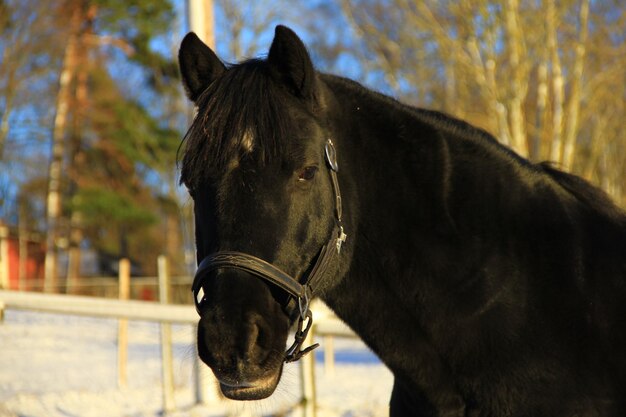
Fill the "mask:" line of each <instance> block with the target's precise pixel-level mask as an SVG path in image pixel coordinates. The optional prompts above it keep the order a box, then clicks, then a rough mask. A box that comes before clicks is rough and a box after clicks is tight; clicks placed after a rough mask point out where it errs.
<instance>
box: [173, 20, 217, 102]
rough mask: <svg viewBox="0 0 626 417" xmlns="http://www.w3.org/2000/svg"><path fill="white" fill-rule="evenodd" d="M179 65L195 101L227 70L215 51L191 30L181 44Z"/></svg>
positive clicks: (188, 90) (191, 98) (189, 92)
mask: <svg viewBox="0 0 626 417" xmlns="http://www.w3.org/2000/svg"><path fill="white" fill-rule="evenodd" d="M178 65H179V66H180V73H181V75H182V79H183V86H184V87H185V90H186V91H187V96H188V97H189V99H190V100H191V101H193V102H194V103H195V102H196V101H197V100H198V97H200V94H201V93H202V92H203V91H204V90H205V89H206V88H207V87H208V86H209V84H211V83H212V82H213V81H214V80H215V79H216V78H217V77H219V76H220V75H221V74H222V73H223V72H224V71H226V67H225V66H224V64H223V63H222V61H220V59H219V58H218V57H217V55H215V52H213V51H212V50H211V48H209V47H208V46H206V45H205V43H204V42H202V41H201V40H200V38H198V36H197V35H196V34H195V33H193V32H189V33H188V34H187V36H185V38H184V39H183V41H182V43H181V44H180V51H178Z"/></svg>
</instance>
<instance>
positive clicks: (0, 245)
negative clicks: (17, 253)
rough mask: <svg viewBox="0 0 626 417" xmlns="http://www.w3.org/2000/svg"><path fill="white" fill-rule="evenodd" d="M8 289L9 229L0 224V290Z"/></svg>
mask: <svg viewBox="0 0 626 417" xmlns="http://www.w3.org/2000/svg"><path fill="white" fill-rule="evenodd" d="M9 288H10V282H9V228H8V227H6V226H4V225H2V224H0V289H6V290H8V289H9Z"/></svg>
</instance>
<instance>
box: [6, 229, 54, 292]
mask: <svg viewBox="0 0 626 417" xmlns="http://www.w3.org/2000/svg"><path fill="white" fill-rule="evenodd" d="M20 247H21V248H22V252H23V253H22V256H21V257H20ZM44 259H45V248H44V245H43V242H42V241H41V240H40V239H38V237H37V236H36V235H34V234H27V235H26V236H25V237H24V238H23V240H22V242H20V239H19V237H18V233H17V230H16V229H13V228H9V227H6V226H3V225H1V224H0V288H2V289H12V290H17V289H23V290H28V289H34V287H39V286H40V285H41V284H40V283H41V282H42V280H43V274H44ZM20 264H21V265H20ZM20 267H21V268H20ZM20 269H21V270H22V272H21V274H22V275H23V280H24V281H23V282H22V285H21V287H20Z"/></svg>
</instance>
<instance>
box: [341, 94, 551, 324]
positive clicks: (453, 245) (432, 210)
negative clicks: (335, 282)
mask: <svg viewBox="0 0 626 417" xmlns="http://www.w3.org/2000/svg"><path fill="white" fill-rule="evenodd" d="M339 84H340V85H339V87H338V88H336V90H335V91H336V92H337V93H336V94H335V96H336V97H337V102H338V103H339V105H340V106H341V111H340V112H338V113H339V114H340V115H341V116H342V118H343V120H344V123H345V120H348V123H347V125H345V124H344V127H343V132H344V136H343V137H342V139H343V141H342V142H344V143H341V144H340V148H343V149H340V155H341V157H343V158H348V160H347V161H346V163H345V164H344V167H343V168H346V169H343V171H342V173H341V176H340V178H341V179H342V180H343V181H344V182H346V183H347V184H348V187H346V189H347V190H348V191H347V195H346V196H345V197H346V202H345V210H344V213H345V214H346V216H348V217H349V216H353V218H350V219H349V221H351V222H353V224H349V227H350V228H349V229H347V231H348V233H350V232H351V231H352V232H353V234H352V236H351V237H350V238H352V239H353V242H352V243H353V244H354V247H355V249H354V250H355V253H354V256H353V261H352V265H351V272H350V274H349V276H348V278H347V280H346V286H347V287H350V288H347V287H346V288H344V291H348V292H349V291H351V290H352V289H353V288H354V286H355V285H358V286H364V285H365V284H364V283H363V282H364V281H368V284H367V285H368V286H369V288H372V291H373V292H375V291H378V292H379V293H380V294H382V293H383V292H392V293H395V295H396V296H399V297H406V298H407V303H410V302H411V301H409V298H412V299H413V301H412V303H413V305H415V301H414V300H415V299H419V298H422V297H431V295H432V290H433V289H432V288H431V287H429V286H432V285H438V286H439V288H438V289H436V291H445V288H447V287H454V286H455V285H456V284H458V282H460V281H462V279H463V277H464V276H465V277H467V275H468V274H469V273H468V271H471V270H475V269H479V268H481V267H482V265H481V263H484V261H485V259H486V258H487V257H489V256H491V253H490V252H491V251H492V249H493V248H494V247H497V246H498V244H499V243H500V242H503V241H506V239H507V237H506V236H505V234H506V233H515V232H514V231H513V230H512V228H518V229H520V230H523V228H524V224H525V223H527V222H528V220H529V219H528V218H522V217H521V216H518V215H516V214H515V213H516V212H518V209H517V208H518V207H521V206H520V204H521V200H523V199H527V198H529V197H530V190H531V189H532V188H533V187H534V185H533V184H535V183H536V182H542V181H544V182H545V180H544V179H543V178H542V176H541V175H540V174H539V173H536V172H534V171H533V169H532V166H531V165H530V164H529V163H527V162H525V161H524V160H522V159H521V158H519V157H517V156H515V155H514V154H513V153H512V152H510V151H508V150H506V149H505V148H503V147H502V146H500V145H498V144H497V142H496V141H495V140H494V139H493V138H491V137H490V136H489V135H487V134H486V133H484V132H482V131H479V130H477V129H475V128H472V127H471V126H469V125H466V124H464V123H462V122H459V121H456V120H454V119H451V118H447V117H446V116H443V115H441V114H439V113H434V112H428V111H423V110H418V109H415V108H412V107H408V106H404V105H401V104H399V103H397V102H395V101H393V100H391V99H389V98H385V97H382V96H379V95H376V94H374V93H369V92H364V91H362V90H359V89H358V87H355V86H353V85H351V84H348V85H344V84H341V82H340V83H339ZM337 123H339V122H337ZM342 187H343V184H342ZM546 188H548V189H550V186H549V185H546ZM550 192H552V193H553V194H554V193H556V192H553V191H550ZM550 192H549V193H550ZM552 197H554V196H551V197H549V198H552ZM355 211H357V212H356V213H355ZM522 212H523V210H522ZM516 216H517V218H516ZM364 277H369V278H364ZM425 277H426V278H425ZM352 278H354V280H360V283H357V281H351V279H352ZM381 279H384V280H385V282H379V281H380V280H381ZM355 283H356V284H355ZM374 289H376V290H374ZM359 297H366V295H364V294H360V295H359ZM378 298H380V297H378ZM389 298H390V300H392V299H393V297H392V295H391V294H390V296H389ZM431 299H432V298H431ZM353 301H354V303H358V302H359V300H357V299H355V300H353ZM338 302H339V303H346V304H349V303H350V301H349V300H348V299H345V298H344V299H341V300H340V301H338ZM371 302H372V303H374V304H376V303H377V302H378V301H377V300H376V299H372V300H371ZM418 304H420V305H419V306H418V308H421V307H424V305H425V304H422V303H418ZM412 314H413V313H412ZM419 314H420V313H419V312H415V315H419Z"/></svg>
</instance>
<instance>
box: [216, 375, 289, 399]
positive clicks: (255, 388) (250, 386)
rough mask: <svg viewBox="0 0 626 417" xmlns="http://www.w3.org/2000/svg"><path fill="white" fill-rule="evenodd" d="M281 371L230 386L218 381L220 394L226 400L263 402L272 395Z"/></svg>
mask: <svg viewBox="0 0 626 417" xmlns="http://www.w3.org/2000/svg"><path fill="white" fill-rule="evenodd" d="M280 374H281V369H279V370H278V371H277V372H276V373H275V374H274V375H270V376H268V377H266V378H263V379H259V380H256V381H254V382H247V381H244V382H238V383H236V384H230V383H225V382H222V381H220V389H221V390H222V394H224V396H225V397H226V398H228V399H231V400H237V401H254V400H263V399H265V398H267V397H269V396H270V395H272V394H273V393H274V391H275V390H276V386H277V385H278V381H279V380H280Z"/></svg>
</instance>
